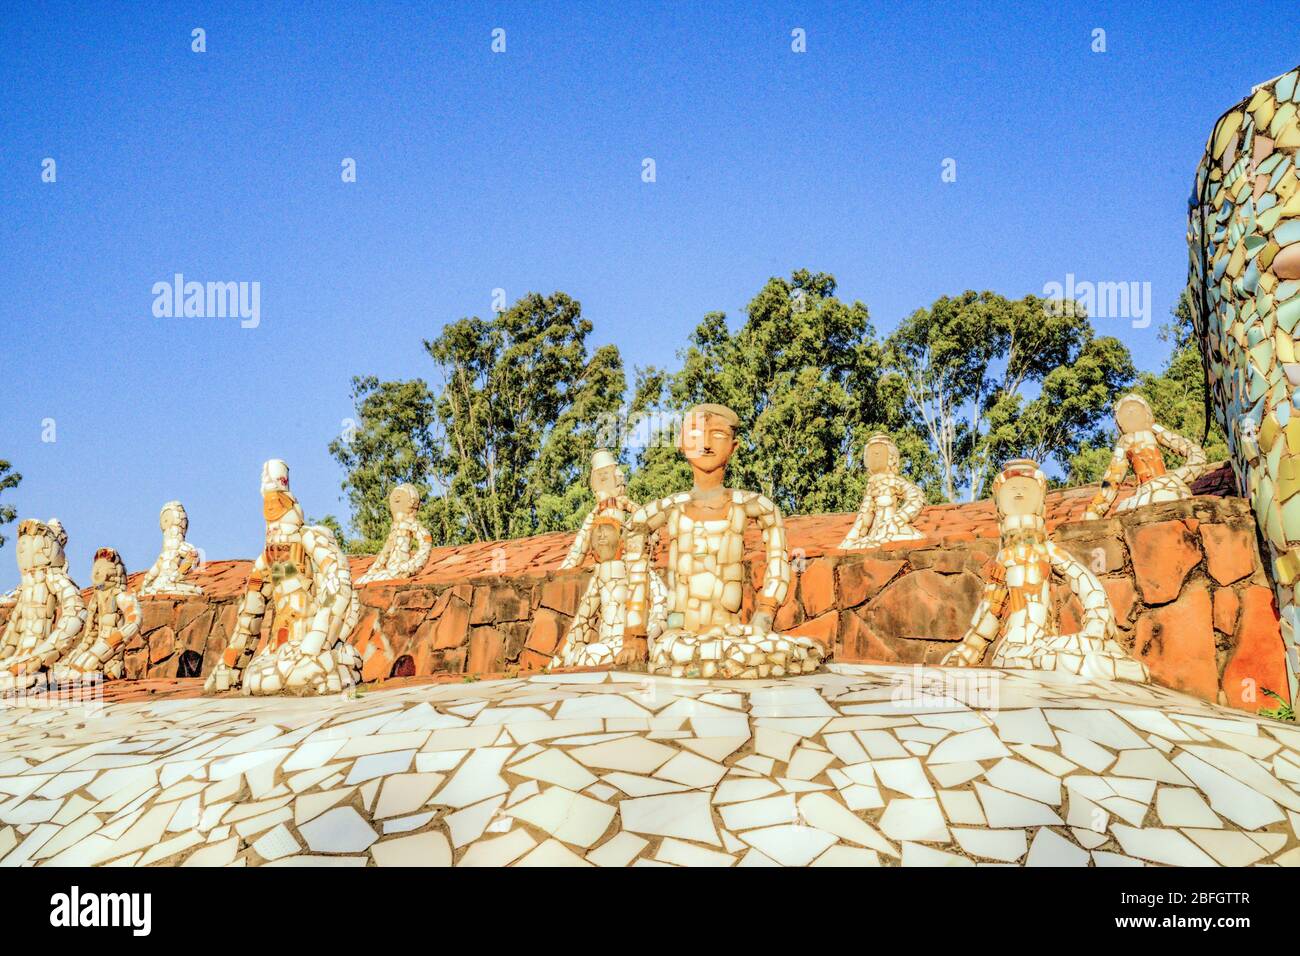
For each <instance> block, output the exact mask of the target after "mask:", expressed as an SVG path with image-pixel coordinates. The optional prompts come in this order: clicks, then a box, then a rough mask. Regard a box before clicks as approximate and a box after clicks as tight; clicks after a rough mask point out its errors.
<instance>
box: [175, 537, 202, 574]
mask: <svg viewBox="0 0 1300 956" xmlns="http://www.w3.org/2000/svg"><path fill="white" fill-rule="evenodd" d="M198 563H199V549H198V548H196V547H194V545H192V544H190V543H189V542H188V541H178V542H177V543H176V573H177V574H179V575H180V576H181V577H184V576H185V575H187V574H189V573H190V572H191V571H193V570H194V568H195V567H197V566H198Z"/></svg>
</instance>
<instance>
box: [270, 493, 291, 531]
mask: <svg viewBox="0 0 1300 956" xmlns="http://www.w3.org/2000/svg"><path fill="white" fill-rule="evenodd" d="M293 505H294V501H293V495H291V494H289V493H288V492H287V491H268V492H266V493H265V494H263V495H262V517H264V518H265V519H266V521H267V523H268V524H269V523H271V522H272V521H279V520H280V519H281V518H283V517H284V516H285V515H286V514H288V513H289V510H290V509H291V508H293Z"/></svg>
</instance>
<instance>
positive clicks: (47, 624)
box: [0, 519, 86, 690]
mask: <svg viewBox="0 0 1300 956" xmlns="http://www.w3.org/2000/svg"><path fill="white" fill-rule="evenodd" d="M67 542H68V536H67V534H66V533H65V532H64V531H63V526H62V525H60V524H59V523H58V522H57V521H56V520H54V519H51V520H50V521H48V522H44V523H42V522H40V521H34V520H31V519H28V520H27V521H23V522H22V523H21V524H19V525H18V546H17V548H16V550H17V552H18V555H17V556H18V573H19V583H18V598H17V601H16V603H15V606H14V609H13V611H12V612H11V613H10V615H9V619H8V621H6V622H5V628H4V633H3V635H2V636H0V690H12V689H16V688H27V687H31V686H32V685H33V684H35V683H36V682H37V681H38V680H42V679H44V673H45V672H46V671H47V670H49V668H50V667H51V666H52V665H53V664H55V663H57V662H58V660H59V659H60V658H62V657H63V656H64V655H65V654H67V653H68V651H69V650H70V649H71V648H72V647H73V646H74V645H75V644H76V641H77V637H78V635H80V634H81V628H82V626H83V625H84V624H85V621H86V605H85V604H84V603H83V602H82V600H81V592H80V590H79V589H78V588H77V586H76V585H75V584H73V583H72V580H71V579H70V578H69V577H68V561H67V557H66V555H65V553H64V546H65V545H66V544H67Z"/></svg>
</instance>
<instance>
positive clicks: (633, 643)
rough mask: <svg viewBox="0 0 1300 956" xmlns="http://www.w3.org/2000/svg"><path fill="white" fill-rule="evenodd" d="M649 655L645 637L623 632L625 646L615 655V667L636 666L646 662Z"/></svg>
mask: <svg viewBox="0 0 1300 956" xmlns="http://www.w3.org/2000/svg"><path fill="white" fill-rule="evenodd" d="M646 657H647V651H646V641H645V638H644V637H637V636H635V635H629V634H627V633H626V632H625V633H624V634H623V647H622V649H621V650H619V652H618V653H617V654H615V655H614V666H615V667H635V666H636V665H638V664H642V663H644V662H645V659H646Z"/></svg>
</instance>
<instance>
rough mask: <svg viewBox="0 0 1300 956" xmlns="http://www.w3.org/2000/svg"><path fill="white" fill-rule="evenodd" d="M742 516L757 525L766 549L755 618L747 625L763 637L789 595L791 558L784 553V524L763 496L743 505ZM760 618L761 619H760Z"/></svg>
mask: <svg viewBox="0 0 1300 956" xmlns="http://www.w3.org/2000/svg"><path fill="white" fill-rule="evenodd" d="M745 514H747V515H748V516H749V517H751V518H753V519H754V520H756V521H757V522H758V525H759V527H760V528H761V529H762V534H763V545H764V547H765V548H766V549H767V563H766V565H765V567H764V571H763V587H762V588H761V589H760V590H759V592H758V594H757V595H755V597H754V617H753V618H752V619H751V620H750V623H751V624H752V625H753V626H754V627H755V628H758V629H759V630H760V631H761V632H763V633H765V632H766V631H765V629H764V628H765V626H766V627H767V628H770V627H771V623H772V617H774V616H775V615H776V609H777V608H779V607H780V606H781V605H782V604H784V603H785V598H786V595H787V594H789V592H790V558H789V556H788V555H787V554H786V550H785V522H784V521H782V520H781V511H780V509H779V508H777V506H776V505H775V504H773V503H772V502H771V501H769V500H768V499H767V498H766V497H764V496H763V495H754V496H753V497H751V498H749V499H748V500H747V501H746V502H745ZM760 615H763V617H760Z"/></svg>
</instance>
